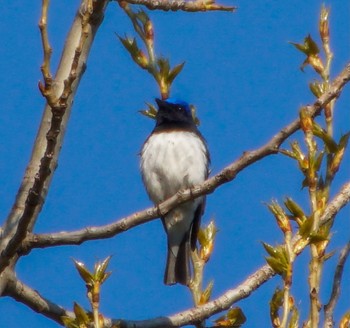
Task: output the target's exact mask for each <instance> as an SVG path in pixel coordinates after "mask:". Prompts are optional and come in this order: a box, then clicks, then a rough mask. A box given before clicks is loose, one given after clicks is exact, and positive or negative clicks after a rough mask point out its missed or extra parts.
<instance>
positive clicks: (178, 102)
mask: <svg viewBox="0 0 350 328" xmlns="http://www.w3.org/2000/svg"><path fill="white" fill-rule="evenodd" d="M165 102H167V103H168V104H171V105H173V106H175V107H179V106H180V107H182V108H183V109H185V111H186V112H188V113H191V108H190V105H189V104H188V103H187V102H186V101H184V100H181V99H178V98H168V99H166V100H165Z"/></svg>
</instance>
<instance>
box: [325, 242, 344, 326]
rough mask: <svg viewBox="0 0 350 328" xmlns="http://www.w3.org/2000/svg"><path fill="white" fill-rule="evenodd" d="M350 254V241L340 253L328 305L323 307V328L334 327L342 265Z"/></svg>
mask: <svg viewBox="0 0 350 328" xmlns="http://www.w3.org/2000/svg"><path fill="white" fill-rule="evenodd" d="M349 253H350V241H349V242H348V243H347V244H346V245H345V247H344V248H343V249H342V251H341V252H340V256H339V261H338V265H337V268H336V270H335V273H334V279H333V287H332V293H331V296H330V298H329V301H328V303H327V304H326V305H325V306H324V314H325V323H324V328H332V327H333V326H334V320H333V314H334V309H335V306H336V304H337V301H338V299H339V295H340V284H341V280H342V276H343V272H344V264H345V262H346V260H347V259H348V256H349Z"/></svg>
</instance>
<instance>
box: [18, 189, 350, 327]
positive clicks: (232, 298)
mask: <svg viewBox="0 0 350 328" xmlns="http://www.w3.org/2000/svg"><path fill="white" fill-rule="evenodd" d="M349 201H350V182H348V183H346V184H345V185H344V186H343V187H342V189H341V191H340V192H339V193H338V194H337V196H335V197H334V199H333V200H332V201H331V202H330V203H329V204H328V206H327V208H326V210H325V212H324V214H323V215H322V216H321V218H320V222H321V224H326V223H327V222H329V220H332V219H333V218H334V216H335V214H336V213H338V212H339V211H340V210H341V209H342V208H343V207H344V206H345V205H346V204H347V203H348V202H349ZM145 212H147V211H145ZM119 223H121V221H119ZM85 232H86V233H89V231H88V230H85ZM40 236H41V235H38V236H37V237H40ZM62 237H64V236H62ZM70 237H72V236H70ZM75 237H78V236H75ZM93 237H95V236H93ZM78 238H79V237H78ZM91 239H96V238H91ZM299 240H300V236H299V237H294V238H293V240H292V244H293V245H292V248H293V249H295V248H296V247H295V245H296V243H298V242H299ZM60 244H63V243H60ZM71 244H72V243H71ZM306 245H307V244H304V248H305V246H306ZM32 246H33V245H32ZM300 252H301V249H300V248H299V251H298V252H295V254H296V255H297V254H300ZM274 275H275V273H274V271H273V270H272V269H271V267H270V266H268V265H264V266H263V267H261V268H259V269H258V270H257V271H255V272H254V273H253V274H251V275H250V276H249V277H248V278H247V279H246V280H245V281H243V282H242V283H241V284H240V285H238V286H236V287H235V288H233V289H230V290H228V291H227V292H225V293H224V294H223V295H221V296H220V297H218V298H217V299H215V300H213V301H210V302H208V303H206V304H204V305H202V306H199V307H196V308H193V309H190V310H186V311H184V312H180V313H178V314H175V315H172V316H169V317H160V318H154V319H150V320H144V321H125V320H120V319H113V320H112V319H106V320H105V327H112V325H113V324H114V325H119V324H120V327H126V328H128V327H133V328H151V327H155V328H156V327H165V326H167V327H177V326H183V325H187V324H196V323H198V322H200V321H203V320H205V319H207V318H209V317H211V316H212V315H213V314H216V313H219V312H222V311H224V310H226V309H228V308H229V307H230V306H232V305H233V304H234V303H236V302H238V301H240V300H242V299H244V298H247V297H248V296H249V295H250V294H251V293H252V292H253V291H254V290H256V289H257V288H259V287H260V286H261V285H262V284H264V283H265V282H266V281H268V280H269V279H271V278H272V277H273V276H274ZM12 296H13V293H12ZM24 296H25V297H23V295H17V294H16V297H17V298H16V299H17V300H18V301H19V302H22V303H24V304H27V305H28V306H29V307H33V306H34V303H35V301H34V300H33V299H31V298H30V297H29V294H26V295H24ZM34 296H35V295H34ZM34 296H33V297H34ZM56 312H57V311H56V310H55V311H54V312H53V313H46V312H45V313H43V314H44V315H45V316H47V317H49V318H52V317H53V316H55V315H56Z"/></svg>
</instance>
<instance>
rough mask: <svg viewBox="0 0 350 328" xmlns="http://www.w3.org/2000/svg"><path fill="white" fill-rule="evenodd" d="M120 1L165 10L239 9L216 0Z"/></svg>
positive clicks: (119, 0)
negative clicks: (220, 3) (218, 2)
mask: <svg viewBox="0 0 350 328" xmlns="http://www.w3.org/2000/svg"><path fill="white" fill-rule="evenodd" d="M117 1H118V2H120V3H122V2H127V3H130V4H134V5H143V6H145V7H147V8H148V9H150V10H156V9H158V10H165V11H169V10H172V11H178V10H182V11H189V12H197V11H203V12H204V11H230V12H233V11H235V10H236V9H237V7H234V6H222V5H219V4H217V3H215V0H209V1H208V0H207V1H205V0H204V1H203V0H195V1H185V0H158V1H154V0H117Z"/></svg>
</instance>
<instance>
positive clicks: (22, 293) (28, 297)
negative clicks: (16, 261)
mask: <svg viewBox="0 0 350 328" xmlns="http://www.w3.org/2000/svg"><path fill="white" fill-rule="evenodd" d="M7 281H8V284H7V287H6V289H5V292H4V295H5V296H10V297H12V298H14V299H15V300H16V301H18V302H21V303H23V304H25V305H27V306H28V307H30V308H31V309H32V310H33V311H35V312H37V313H40V314H43V315H44V316H46V317H48V318H50V319H52V320H54V321H56V322H57V323H59V324H62V321H61V317H62V316H73V314H72V313H71V312H69V311H67V310H65V309H64V308H62V307H61V306H59V305H57V304H55V303H52V302H50V301H49V300H47V299H45V298H44V297H42V296H41V295H40V294H39V293H38V292H37V291H36V290H34V289H32V288H30V287H29V286H27V285H25V284H24V283H22V282H21V281H19V280H18V279H17V278H16V276H15V274H14V273H12V274H9V276H8V277H7Z"/></svg>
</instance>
